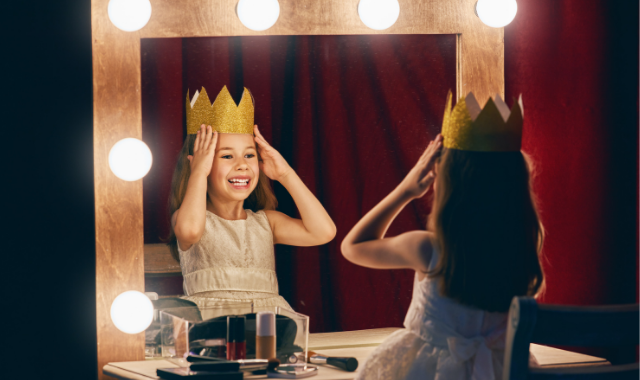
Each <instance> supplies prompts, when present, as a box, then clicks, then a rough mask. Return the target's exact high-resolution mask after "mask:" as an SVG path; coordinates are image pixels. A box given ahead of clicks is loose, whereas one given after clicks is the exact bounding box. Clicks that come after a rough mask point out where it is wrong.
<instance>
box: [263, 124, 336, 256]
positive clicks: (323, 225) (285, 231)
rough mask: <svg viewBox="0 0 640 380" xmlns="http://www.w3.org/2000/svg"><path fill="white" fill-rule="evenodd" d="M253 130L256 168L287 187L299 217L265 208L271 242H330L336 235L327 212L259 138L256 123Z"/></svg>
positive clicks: (276, 154) (278, 154)
mask: <svg viewBox="0 0 640 380" xmlns="http://www.w3.org/2000/svg"><path fill="white" fill-rule="evenodd" d="M254 132H255V141H256V143H257V144H258V151H259V152H260V156H261V158H262V162H261V163H260V170H262V171H263V172H264V173H265V174H266V175H267V177H269V178H271V179H272V180H274V181H278V182H280V183H281V184H282V186H284V187H285V188H286V189H287V191H288V192H289V194H291V197H292V198H293V201H294V202H295V203H296V206H297V207H298V211H299V212H300V217H301V219H295V218H291V217H289V216H287V215H285V214H283V213H281V212H278V211H274V210H265V213H266V214H267V218H268V219H269V223H270V224H271V229H272V231H273V240H274V243H275V244H287V245H295V246H303V247H305V246H312V245H321V244H325V243H328V242H330V241H331V239H333V237H334V236H335V235H336V226H335V224H334V223H333V220H331V217H329V214H327V211H326V210H325V209H324V207H322V204H320V201H318V199H317V198H316V197H315V196H314V195H313V193H311V191H310V190H309V189H308V188H307V186H305V184H304V183H303V182H302V180H301V179H300V177H298V175H297V174H296V172H295V171H294V170H293V169H292V168H291V166H289V164H288V163H287V161H286V160H285V159H284V158H283V157H282V155H280V153H279V152H278V151H277V150H275V149H274V148H273V147H272V146H271V145H269V143H268V142H267V141H266V140H265V139H264V137H262V135H261V134H260V130H259V129H258V126H257V125H256V126H255V127H254Z"/></svg>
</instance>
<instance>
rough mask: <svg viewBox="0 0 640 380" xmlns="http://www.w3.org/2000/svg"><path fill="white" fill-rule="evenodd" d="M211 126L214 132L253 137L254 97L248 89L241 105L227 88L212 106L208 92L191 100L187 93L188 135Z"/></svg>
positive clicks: (198, 94) (244, 92) (194, 96)
mask: <svg viewBox="0 0 640 380" xmlns="http://www.w3.org/2000/svg"><path fill="white" fill-rule="evenodd" d="M202 124H204V125H210V126H211V128H212V129H213V130H214V131H218V132H219V133H244V134H250V135H253V97H252V96H251V92H249V90H248V89H247V88H244V91H243V93H242V99H241V100H240V104H238V105H236V102H235V101H234V100H233V98H232V97H231V94H230V93H229V90H227V86H224V87H222V91H220V93H219V94H218V96H217V97H216V100H215V101H214V102H213V104H211V101H210V100H209V96H207V91H206V90H205V89H204V87H203V88H202V91H200V92H198V91H196V93H195V94H194V95H193V99H191V100H189V92H187V133H188V134H190V135H193V134H196V133H198V130H200V126H201V125H202Z"/></svg>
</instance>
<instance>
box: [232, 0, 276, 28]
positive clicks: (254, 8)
mask: <svg viewBox="0 0 640 380" xmlns="http://www.w3.org/2000/svg"><path fill="white" fill-rule="evenodd" d="M237 12H238V18H239V19H240V22H241V23H242V25H244V26H246V27H247V28H249V29H251V30H255V31H258V32H259V31H262V30H267V29H269V28H271V27H272V26H273V25H274V24H275V23H276V21H278V16H280V4H279V3H278V0H240V2H239V3H238V8H237Z"/></svg>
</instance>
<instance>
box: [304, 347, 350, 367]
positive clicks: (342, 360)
mask: <svg viewBox="0 0 640 380" xmlns="http://www.w3.org/2000/svg"><path fill="white" fill-rule="evenodd" d="M309 363H313V364H329V365H332V366H334V367H338V368H340V369H343V370H345V371H349V372H353V371H355V370H356V369H357V368H358V359H356V358H347V357H334V356H325V355H322V354H319V353H317V352H313V351H309Z"/></svg>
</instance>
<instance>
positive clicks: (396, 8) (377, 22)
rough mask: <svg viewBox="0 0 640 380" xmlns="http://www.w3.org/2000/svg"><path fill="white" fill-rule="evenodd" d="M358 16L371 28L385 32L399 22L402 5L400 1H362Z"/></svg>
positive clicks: (359, 4)
mask: <svg viewBox="0 0 640 380" xmlns="http://www.w3.org/2000/svg"><path fill="white" fill-rule="evenodd" d="M358 15H359V16H360V20H362V22H363V23H364V24H365V25H366V26H368V27H369V28H371V29H375V30H384V29H387V28H389V27H390V26H391V25H393V24H395V22H396V21H397V20H398V16H400V4H399V3H398V0H360V3H358Z"/></svg>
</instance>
